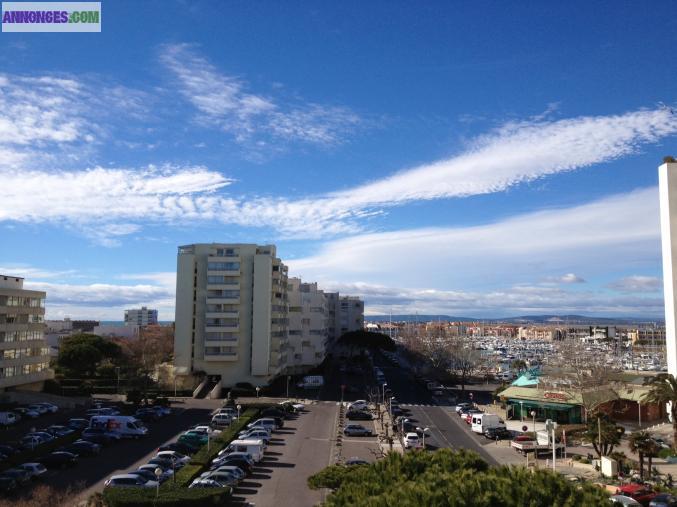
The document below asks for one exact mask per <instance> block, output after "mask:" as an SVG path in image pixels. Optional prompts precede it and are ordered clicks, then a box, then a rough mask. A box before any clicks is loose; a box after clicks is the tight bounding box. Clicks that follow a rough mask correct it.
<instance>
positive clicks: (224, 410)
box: [214, 407, 237, 417]
mask: <svg viewBox="0 0 677 507" xmlns="http://www.w3.org/2000/svg"><path fill="white" fill-rule="evenodd" d="M216 414H227V415H229V416H231V417H237V410H235V409H234V408H233V407H221V408H220V409H218V410H217V411H216V412H214V415H216Z"/></svg>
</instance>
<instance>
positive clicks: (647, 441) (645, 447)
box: [628, 431, 652, 479]
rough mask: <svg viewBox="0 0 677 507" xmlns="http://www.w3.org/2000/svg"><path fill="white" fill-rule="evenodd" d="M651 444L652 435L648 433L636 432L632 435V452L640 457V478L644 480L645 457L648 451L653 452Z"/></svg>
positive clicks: (630, 443)
mask: <svg viewBox="0 0 677 507" xmlns="http://www.w3.org/2000/svg"><path fill="white" fill-rule="evenodd" d="M651 442H652V440H651V435H649V433H647V432H646V431H635V432H634V433H632V434H631V435H630V441H629V442H628V444H629V445H630V450H631V451H632V452H636V453H637V454H638V455H639V477H640V478H641V479H644V456H646V454H647V451H648V452H649V453H650V452H651V449H650V446H651ZM649 470H650V469H649Z"/></svg>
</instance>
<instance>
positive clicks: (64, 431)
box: [45, 424, 75, 437]
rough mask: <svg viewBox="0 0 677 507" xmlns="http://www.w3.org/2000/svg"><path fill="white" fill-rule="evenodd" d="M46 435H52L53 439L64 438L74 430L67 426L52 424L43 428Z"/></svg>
mask: <svg viewBox="0 0 677 507" xmlns="http://www.w3.org/2000/svg"><path fill="white" fill-rule="evenodd" d="M45 431H46V432H47V433H50V434H51V435H54V436H55V437H64V436H66V435H71V434H73V433H74V431H75V430H73V429H72V428H69V427H68V426H61V425H59V424H52V425H51V426H49V427H47V428H45Z"/></svg>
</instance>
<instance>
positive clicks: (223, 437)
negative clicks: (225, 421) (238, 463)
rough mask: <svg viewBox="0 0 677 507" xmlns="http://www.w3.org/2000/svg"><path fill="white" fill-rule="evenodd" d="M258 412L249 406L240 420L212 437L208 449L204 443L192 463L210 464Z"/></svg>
mask: <svg viewBox="0 0 677 507" xmlns="http://www.w3.org/2000/svg"><path fill="white" fill-rule="evenodd" d="M258 413H259V410H258V409H252V408H247V409H246V410H245V411H244V413H242V414H240V420H239V421H237V420H236V421H235V422H234V423H233V424H231V426H230V427H229V428H227V429H224V430H223V431H222V432H221V434H220V435H218V436H217V437H214V438H212V439H211V441H210V442H209V449H207V446H206V445H203V446H202V448H201V449H200V450H199V451H198V452H197V453H195V454H194V455H193V459H192V461H191V464H195V465H208V464H209V463H211V462H212V460H213V459H214V458H215V457H216V456H217V455H218V454H219V451H220V450H221V449H223V448H224V447H226V446H227V445H228V444H229V443H230V442H232V441H233V439H234V438H235V437H236V436H237V434H238V433H240V432H241V431H242V429H243V428H244V427H245V426H247V424H249V421H251V420H252V418H253V417H255V416H256V415H257V414H258Z"/></svg>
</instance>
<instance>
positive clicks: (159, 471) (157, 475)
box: [155, 467, 162, 500]
mask: <svg viewBox="0 0 677 507" xmlns="http://www.w3.org/2000/svg"><path fill="white" fill-rule="evenodd" d="M161 475H162V470H160V467H157V468H156V469H155V478H156V479H157V489H156V490H155V499H156V500H157V499H158V498H160V476H161Z"/></svg>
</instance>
